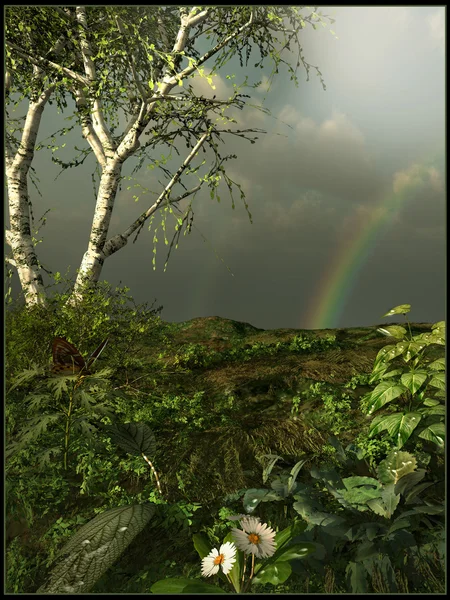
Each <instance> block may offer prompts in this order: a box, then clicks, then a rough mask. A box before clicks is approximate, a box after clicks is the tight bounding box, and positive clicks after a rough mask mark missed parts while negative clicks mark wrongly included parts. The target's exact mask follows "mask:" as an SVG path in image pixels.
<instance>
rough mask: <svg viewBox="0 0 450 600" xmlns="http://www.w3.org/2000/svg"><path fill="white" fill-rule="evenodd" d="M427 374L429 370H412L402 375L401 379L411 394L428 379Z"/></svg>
mask: <svg viewBox="0 0 450 600" xmlns="http://www.w3.org/2000/svg"><path fill="white" fill-rule="evenodd" d="M427 376H428V374H427V372H426V371H423V370H421V371H411V372H409V373H404V374H403V375H402V376H401V378H400V381H401V382H402V384H403V385H404V386H405V387H407V388H408V390H409V391H410V392H411V394H415V393H416V392H417V391H418V390H419V389H420V387H421V386H422V385H423V383H424V382H425V381H426V378H427Z"/></svg>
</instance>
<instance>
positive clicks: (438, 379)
mask: <svg viewBox="0 0 450 600" xmlns="http://www.w3.org/2000/svg"><path fill="white" fill-rule="evenodd" d="M430 385H432V386H433V387H435V388H438V389H440V390H445V373H436V375H434V376H433V378H432V379H431V380H430Z"/></svg>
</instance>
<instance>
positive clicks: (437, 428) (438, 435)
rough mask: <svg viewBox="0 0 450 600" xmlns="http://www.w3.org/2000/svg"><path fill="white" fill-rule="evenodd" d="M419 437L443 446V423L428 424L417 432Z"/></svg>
mask: <svg viewBox="0 0 450 600" xmlns="http://www.w3.org/2000/svg"><path fill="white" fill-rule="evenodd" d="M419 437H421V438H423V439H424V440H429V441H430V442H434V443H435V444H436V445H437V446H439V447H441V448H443V447H444V439H445V425H444V423H434V424H433V425H429V426H428V427H426V428H425V429H424V430H423V431H421V432H420V433H419Z"/></svg>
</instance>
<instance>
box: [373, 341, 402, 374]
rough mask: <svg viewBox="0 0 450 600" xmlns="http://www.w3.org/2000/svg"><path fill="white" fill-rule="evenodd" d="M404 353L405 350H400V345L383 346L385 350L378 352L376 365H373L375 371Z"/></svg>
mask: <svg viewBox="0 0 450 600" xmlns="http://www.w3.org/2000/svg"><path fill="white" fill-rule="evenodd" d="M402 353H403V348H399V344H397V345H395V346H383V348H381V350H380V351H379V352H378V354H377V356H376V358H375V363H374V365H373V367H374V369H375V368H376V367H378V365H380V364H383V363H387V362H389V361H390V360H393V359H394V358H396V357H397V356H399V355H400V354H402Z"/></svg>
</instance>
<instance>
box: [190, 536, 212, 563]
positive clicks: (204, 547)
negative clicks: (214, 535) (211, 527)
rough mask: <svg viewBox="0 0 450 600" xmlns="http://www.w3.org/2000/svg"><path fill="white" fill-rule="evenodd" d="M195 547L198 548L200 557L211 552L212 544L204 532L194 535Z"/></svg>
mask: <svg viewBox="0 0 450 600" xmlns="http://www.w3.org/2000/svg"><path fill="white" fill-rule="evenodd" d="M192 541H193V542H194V548H195V549H196V550H197V552H198V555H199V556H200V558H201V559H202V558H205V556H208V554H209V553H210V552H211V544H210V543H209V540H208V538H207V537H206V535H205V534H204V533H194V535H193V536H192Z"/></svg>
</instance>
